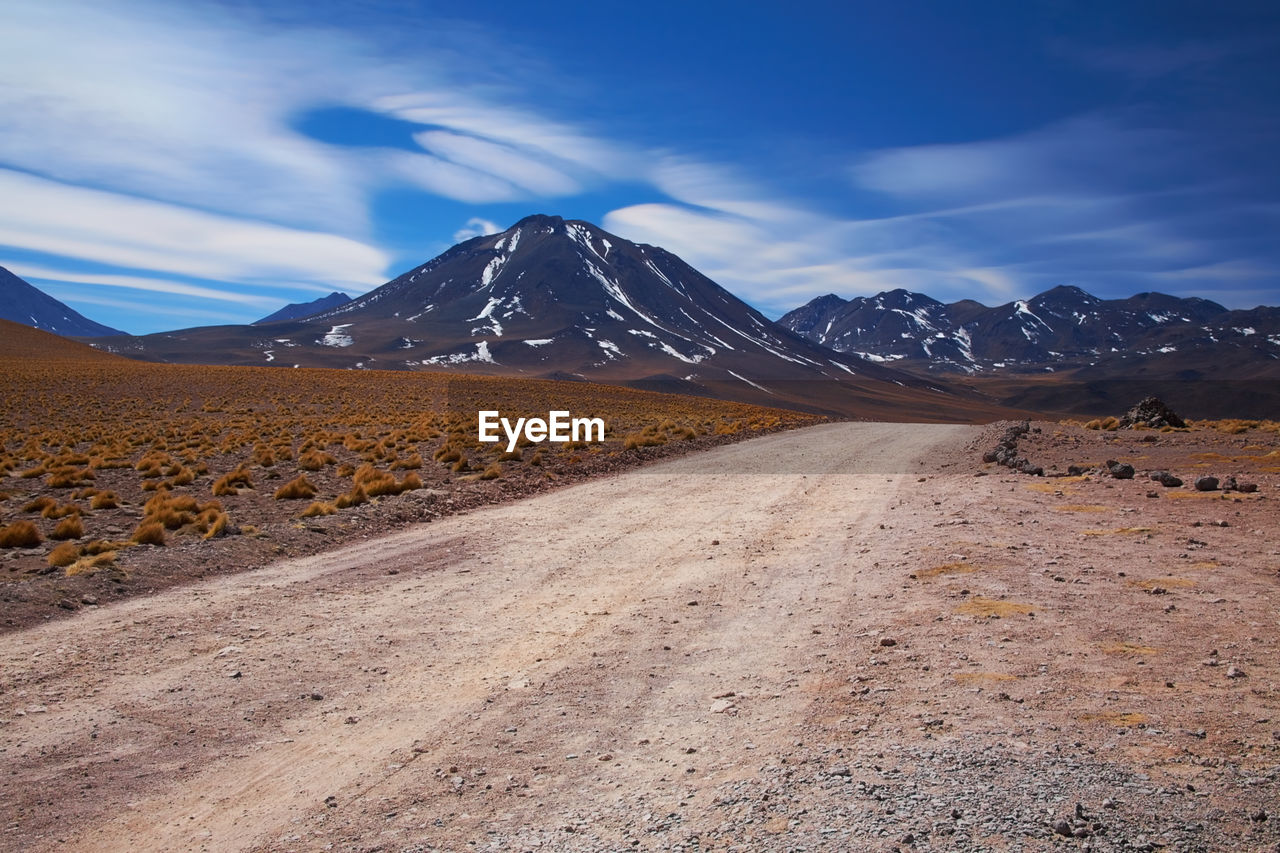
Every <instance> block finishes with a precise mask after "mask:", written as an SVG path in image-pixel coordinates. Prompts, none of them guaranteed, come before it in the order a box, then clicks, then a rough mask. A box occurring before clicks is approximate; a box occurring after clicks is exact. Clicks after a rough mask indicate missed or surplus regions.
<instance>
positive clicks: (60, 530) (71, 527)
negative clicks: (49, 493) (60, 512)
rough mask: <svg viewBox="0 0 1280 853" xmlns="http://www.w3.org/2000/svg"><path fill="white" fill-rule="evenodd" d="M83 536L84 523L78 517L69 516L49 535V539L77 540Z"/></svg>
mask: <svg viewBox="0 0 1280 853" xmlns="http://www.w3.org/2000/svg"><path fill="white" fill-rule="evenodd" d="M83 536H84V522H82V521H81V520H80V516H78V515H69V516H67V517H66V518H64V519H62V521H59V522H58V526H57V527H55V528H53V532H52V533H50V534H49V538H50V539H79V538H81V537H83Z"/></svg>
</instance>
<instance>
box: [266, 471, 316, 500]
mask: <svg viewBox="0 0 1280 853" xmlns="http://www.w3.org/2000/svg"><path fill="white" fill-rule="evenodd" d="M316 491H317V489H316V487H315V484H314V483H312V482H311V481H310V480H308V479H307V475H306V474H299V475H298V476H297V477H294V478H293V479H292V480H290V481H289V482H287V483H285V484H284V485H283V486H281V487H280V488H278V489H276V494H275V498H276V500H278V501H285V500H309V499H311V498H314V497H315V496H316Z"/></svg>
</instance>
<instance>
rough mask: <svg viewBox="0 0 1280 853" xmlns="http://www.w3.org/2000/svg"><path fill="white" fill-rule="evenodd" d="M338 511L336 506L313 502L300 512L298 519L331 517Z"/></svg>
mask: <svg viewBox="0 0 1280 853" xmlns="http://www.w3.org/2000/svg"><path fill="white" fill-rule="evenodd" d="M337 511H338V508H337V506H335V505H334V504H331V503H325V502H322V501H313V502H312V504H311V506H309V507H307V508H306V509H304V510H303V511H302V514H301V515H300V516H299V518H316V517H317V516H321V515H333V514H334V513H335V512H337Z"/></svg>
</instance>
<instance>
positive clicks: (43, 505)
mask: <svg viewBox="0 0 1280 853" xmlns="http://www.w3.org/2000/svg"><path fill="white" fill-rule="evenodd" d="M57 505H58V502H57V501H55V500H54V499H53V498H51V497H47V496H46V497H39V498H36V499H35V500H33V501H31V502H30V503H26V504H23V506H22V511H23V512H38V513H41V514H43V513H44V511H45V510H47V509H52V508H53V507H56V506H57Z"/></svg>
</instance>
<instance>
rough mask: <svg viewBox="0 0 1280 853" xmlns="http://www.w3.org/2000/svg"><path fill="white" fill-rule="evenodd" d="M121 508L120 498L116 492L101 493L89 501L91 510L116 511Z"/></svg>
mask: <svg viewBox="0 0 1280 853" xmlns="http://www.w3.org/2000/svg"><path fill="white" fill-rule="evenodd" d="M118 506H120V496H119V495H117V494H116V493H115V492H99V493H98V494H96V495H94V496H93V500H91V501H89V508H90V509H115V508H116V507H118Z"/></svg>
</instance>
